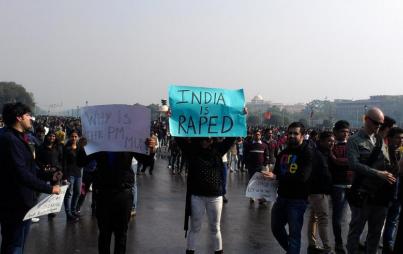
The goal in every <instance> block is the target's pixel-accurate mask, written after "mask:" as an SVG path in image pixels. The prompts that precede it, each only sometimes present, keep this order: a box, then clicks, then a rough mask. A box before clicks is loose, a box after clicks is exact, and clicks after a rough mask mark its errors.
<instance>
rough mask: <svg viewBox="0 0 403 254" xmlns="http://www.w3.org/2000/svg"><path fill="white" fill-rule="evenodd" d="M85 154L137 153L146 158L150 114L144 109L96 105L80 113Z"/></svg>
mask: <svg viewBox="0 0 403 254" xmlns="http://www.w3.org/2000/svg"><path fill="white" fill-rule="evenodd" d="M81 123H82V128H83V136H84V137H86V138H87V142H88V143H87V145H86V146H85V152H86V153H87V154H92V153H96V152H100V151H109V152H137V153H142V154H147V153H148V149H147V146H146V144H145V142H146V139H147V138H148V137H149V136H150V128H151V111H150V109H148V108H146V107H144V106H129V105H100V106H90V107H84V108H82V109H81Z"/></svg>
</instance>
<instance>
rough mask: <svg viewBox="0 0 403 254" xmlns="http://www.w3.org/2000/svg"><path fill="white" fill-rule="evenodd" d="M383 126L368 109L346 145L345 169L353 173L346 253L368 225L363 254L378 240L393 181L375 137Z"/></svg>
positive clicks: (383, 147)
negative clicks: (359, 128)
mask: <svg viewBox="0 0 403 254" xmlns="http://www.w3.org/2000/svg"><path fill="white" fill-rule="evenodd" d="M383 122H384V115H383V112H382V111H381V110H380V109H379V108H371V109H370V110H368V112H367V113H366V115H365V123H364V127H363V128H362V129H361V130H359V131H358V132H357V133H356V134H354V135H353V136H352V137H351V138H349V140H348V141H347V158H348V165H349V167H350V168H351V169H352V170H353V171H354V174H355V176H354V180H353V185H352V187H351V190H350V194H349V204H350V208H351V221H350V225H349V232H348V238H347V246H346V247H347V251H348V253H349V254H350V253H356V252H357V250H358V243H359V238H360V235H361V233H362V232H363V230H364V226H365V224H366V223H367V222H368V235H367V244H366V253H368V254H375V253H377V251H378V243H379V239H380V237H381V231H382V227H383V225H384V222H385V218H386V214H387V210H388V206H389V203H390V201H391V200H392V198H393V191H392V192H390V191H389V190H390V189H392V188H391V187H393V185H394V184H395V182H396V178H395V176H394V175H393V173H392V172H390V169H391V168H392V167H391V164H390V158H389V153H388V148H387V146H386V144H385V142H384V140H383V138H382V137H380V136H379V135H378V131H379V128H380V126H381V125H382V124H383Z"/></svg>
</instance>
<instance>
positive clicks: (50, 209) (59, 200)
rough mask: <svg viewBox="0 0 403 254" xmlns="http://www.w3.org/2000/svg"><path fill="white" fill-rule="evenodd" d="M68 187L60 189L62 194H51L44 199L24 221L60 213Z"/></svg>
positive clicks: (30, 211)
mask: <svg viewBox="0 0 403 254" xmlns="http://www.w3.org/2000/svg"><path fill="white" fill-rule="evenodd" d="M67 187H68V186H67V185H65V186H61V187H60V194H59V195H56V194H51V195H48V196H46V197H45V198H44V199H42V200H41V201H40V202H39V203H38V204H36V206H34V207H32V208H31V210H29V211H28V213H27V214H26V215H25V217H24V219H23V221H25V220H30V219H32V218H35V217H39V216H42V215H46V214H50V213H58V212H60V210H61V209H62V205H63V200H64V196H65V195H66V191H67Z"/></svg>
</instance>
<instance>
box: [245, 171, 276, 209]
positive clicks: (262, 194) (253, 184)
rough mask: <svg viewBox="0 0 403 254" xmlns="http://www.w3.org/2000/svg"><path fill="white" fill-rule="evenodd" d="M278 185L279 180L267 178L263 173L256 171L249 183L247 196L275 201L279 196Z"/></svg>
mask: <svg viewBox="0 0 403 254" xmlns="http://www.w3.org/2000/svg"><path fill="white" fill-rule="evenodd" d="M277 187H278V181H275V180H269V179H266V178H264V177H263V174H262V173H260V172H256V173H255V174H254V175H253V176H252V178H251V179H250V181H249V183H248V187H247V188H246V197H248V198H256V199H262V198H264V199H265V200H266V201H271V202H273V201H275V200H276V198H277Z"/></svg>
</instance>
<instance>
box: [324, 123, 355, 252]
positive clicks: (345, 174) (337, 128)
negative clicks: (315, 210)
mask: <svg viewBox="0 0 403 254" xmlns="http://www.w3.org/2000/svg"><path fill="white" fill-rule="evenodd" d="M333 133H334V136H335V139H336V142H335V144H334V146H333V149H332V153H331V160H330V163H329V167H330V173H331V174H332V185H333V186H332V226H333V234H334V240H335V251H336V252H337V253H340V254H342V253H345V249H344V242H343V237H342V222H343V221H344V220H345V217H346V214H347V209H348V202H347V191H348V190H349V189H350V188H351V185H352V183H353V171H351V169H350V168H349V167H348V164H347V140H348V137H349V134H350V124H349V123H348V122H347V121H344V120H340V121H337V122H336V123H335V125H334V128H333Z"/></svg>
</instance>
